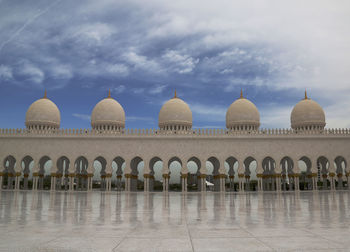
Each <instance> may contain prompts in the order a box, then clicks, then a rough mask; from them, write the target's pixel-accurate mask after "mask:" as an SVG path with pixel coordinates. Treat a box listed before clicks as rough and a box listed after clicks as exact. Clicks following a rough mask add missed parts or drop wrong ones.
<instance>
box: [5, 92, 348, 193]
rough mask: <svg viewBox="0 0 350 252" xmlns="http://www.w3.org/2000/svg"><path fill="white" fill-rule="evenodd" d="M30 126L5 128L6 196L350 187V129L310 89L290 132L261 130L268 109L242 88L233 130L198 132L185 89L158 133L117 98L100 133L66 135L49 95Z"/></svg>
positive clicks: (169, 105) (32, 111)
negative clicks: (128, 117) (330, 121)
mask: <svg viewBox="0 0 350 252" xmlns="http://www.w3.org/2000/svg"><path fill="white" fill-rule="evenodd" d="M25 125H26V128H25V129H0V142H1V144H0V160H1V162H2V163H1V164H2V167H1V169H0V190H22V189H23V190H27V189H32V190H44V189H50V190H52V191H54V190H70V191H72V190H87V191H90V190H93V189H95V188H99V189H100V190H106V191H111V190H118V191H120V190H125V191H137V190H143V191H145V192H149V191H154V190H162V191H169V190H179V191H183V192H186V191H191V190H195V191H206V190H209V189H210V190H215V191H220V192H224V191H241V192H243V191H250V190H254V191H285V190H295V191H298V190H337V189H344V188H350V187H349V186H348V179H349V174H350V173H349V168H348V166H347V163H348V161H349V160H350V129H326V128H325V125H326V121H325V113H324V111H323V109H322V108H321V106H320V105H319V104H318V103H317V102H315V101H314V100H312V99H310V98H308V97H307V95H306V92H305V98H304V99H303V100H301V101H299V102H298V103H297V104H296V105H295V107H294V108H293V110H292V112H291V128H290V129H260V128H259V126H260V114H259V111H258V109H257V108H256V106H255V105H254V104H253V103H252V102H251V101H249V100H248V99H246V98H244V97H243V95H242V92H241V96H240V97H239V98H238V99H237V100H236V101H234V102H233V103H232V104H231V105H230V107H229V108H228V110H227V113H226V129H193V128H192V112H191V109H190V107H189V106H188V105H187V104H186V102H185V101H183V100H182V99H180V98H179V97H177V96H176V92H175V96H174V97H173V98H172V99H170V100H169V101H167V102H166V103H165V104H164V105H163V107H162V108H161V109H160V112H159V119H158V125H159V128H158V129H136V130H133V129H125V112H124V109H123V107H122V106H121V105H120V104H119V103H118V102H117V101H116V100H115V99H113V98H112V97H111V95H110V93H109V95H108V97H107V98H105V99H103V100H101V101H100V102H99V103H98V104H97V105H96V106H95V107H94V109H93V111H92V114H91V129H60V111H59V109H58V107H57V106H56V105H55V103H54V102H52V101H51V100H50V99H48V98H47V96H46V92H45V96H44V97H43V98H41V99H39V100H37V101H35V102H34V103H33V104H32V105H30V107H29V109H28V111H27V113H26V119H25ZM96 164H97V165H96ZM141 164H142V169H141V168H140V167H141ZM190 166H192V168H191V169H189V167H190ZM193 167H194V168H193ZM174 176H177V177H178V178H180V179H179V181H180V182H181V183H180V182H179V183H178V184H174V183H172V182H171V181H172V178H174ZM208 185H213V186H208Z"/></svg>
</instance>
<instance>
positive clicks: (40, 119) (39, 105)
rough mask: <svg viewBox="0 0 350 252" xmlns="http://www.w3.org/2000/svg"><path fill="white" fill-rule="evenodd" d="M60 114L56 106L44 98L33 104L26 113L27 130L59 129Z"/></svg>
mask: <svg viewBox="0 0 350 252" xmlns="http://www.w3.org/2000/svg"><path fill="white" fill-rule="evenodd" d="M60 122H61V114H60V111H59V109H58V108H57V106H56V104H55V103H53V102H52V101H51V100H50V99H48V98H47V97H46V91H45V96H44V97H43V98H41V99H39V100H37V101H35V102H33V103H32V104H31V105H30V106H29V108H28V110H27V113H26V122H25V125H26V127H27V128H34V127H40V128H55V129H57V128H59V127H60Z"/></svg>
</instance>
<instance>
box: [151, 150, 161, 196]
mask: <svg viewBox="0 0 350 252" xmlns="http://www.w3.org/2000/svg"><path fill="white" fill-rule="evenodd" d="M149 169H150V183H149V184H150V186H149V190H150V191H162V190H163V177H162V170H163V160H162V159H161V158H160V157H153V158H151V160H150V161H149Z"/></svg>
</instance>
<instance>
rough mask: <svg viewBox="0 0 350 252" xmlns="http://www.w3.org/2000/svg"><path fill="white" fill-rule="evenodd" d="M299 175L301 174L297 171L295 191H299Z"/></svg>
mask: <svg viewBox="0 0 350 252" xmlns="http://www.w3.org/2000/svg"><path fill="white" fill-rule="evenodd" d="M299 176H300V174H299V173H295V174H294V176H293V177H294V190H295V191H299V189H300V188H299Z"/></svg>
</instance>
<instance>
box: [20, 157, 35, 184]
mask: <svg viewBox="0 0 350 252" xmlns="http://www.w3.org/2000/svg"><path fill="white" fill-rule="evenodd" d="M33 168H34V159H33V158H32V157H31V156H30V155H26V156H25V157H24V158H22V162H21V170H22V171H23V189H24V190H28V188H29V186H30V187H31V186H32V182H30V183H29V177H30V174H31V173H33Z"/></svg>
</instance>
